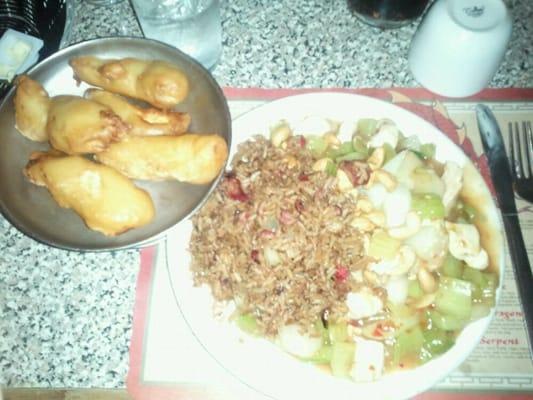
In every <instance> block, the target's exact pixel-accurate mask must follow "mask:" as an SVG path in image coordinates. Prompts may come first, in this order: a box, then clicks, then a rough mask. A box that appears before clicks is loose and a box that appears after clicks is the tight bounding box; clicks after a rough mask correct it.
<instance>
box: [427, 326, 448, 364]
mask: <svg viewBox="0 0 533 400" xmlns="http://www.w3.org/2000/svg"><path fill="white" fill-rule="evenodd" d="M423 335H424V349H425V350H426V351H427V352H428V353H429V355H430V358H433V357H434V356H437V355H439V354H443V353H445V352H446V351H447V350H448V349H449V348H450V347H452V346H453V344H454V343H455V340H454V339H453V337H452V336H451V335H450V334H449V333H448V332H446V331H444V330H442V329H438V328H436V327H434V328H432V329H427V330H425V331H424V332H423Z"/></svg>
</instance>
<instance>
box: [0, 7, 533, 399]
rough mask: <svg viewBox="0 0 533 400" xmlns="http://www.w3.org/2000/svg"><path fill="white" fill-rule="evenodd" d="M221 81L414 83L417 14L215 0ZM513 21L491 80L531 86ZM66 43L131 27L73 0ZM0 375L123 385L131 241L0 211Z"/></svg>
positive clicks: (132, 275) (123, 11)
mask: <svg viewBox="0 0 533 400" xmlns="http://www.w3.org/2000/svg"><path fill="white" fill-rule="evenodd" d="M221 3H222V6H221V12H222V20H223V53H222V57H221V60H220V62H219V64H218V65H217V66H216V68H215V69H214V71H213V75H214V77H215V78H216V79H217V81H218V82H219V84H220V85H222V86H236V87H268V88H276V87H390V86H408V87H413V86H417V84H416V82H415V81H414V80H413V78H412V76H411V74H410V72H409V70H408V67H407V59H406V53H407V49H408V47H409V42H410V39H411V37H412V35H413V33H414V31H415V29H416V26H417V22H418V21H417V22H415V23H412V24H410V25H408V26H405V27H403V28H400V29H396V30H388V31H381V30H379V29H375V28H371V27H369V26H366V25H364V24H362V23H361V22H359V21H358V20H357V19H356V18H355V17H354V16H353V15H351V14H350V12H349V11H348V9H347V5H346V2H345V0H280V1H270V0H231V1H228V0H221ZM506 3H507V5H508V7H509V9H510V12H511V14H512V16H513V21H514V30H513V35H512V39H511V43H510V46H509V49H508V51H507V53H506V56H505V59H504V61H503V64H502V65H501V67H500V69H499V70H498V72H497V74H496V76H495V77H494V79H493V80H492V82H491V83H490V86H491V87H509V86H513V87H531V86H533V76H532V72H531V71H532V63H533V59H532V53H533V40H532V39H533V34H532V27H531V21H532V20H533V3H532V2H531V1H530V0H508V1H506ZM74 5H75V9H76V10H77V11H78V12H77V18H75V24H74V25H73V26H72V31H71V36H70V37H69V40H68V42H70V43H74V42H77V41H80V40H83V39H89V38H92V37H96V36H108V35H132V36H139V35H141V33H140V30H139V27H138V25H137V22H136V19H135V17H134V14H133V12H132V10H131V8H130V6H129V3H128V2H127V1H123V2H122V3H120V4H118V5H115V6H113V8H106V7H96V6H92V5H89V4H86V3H85V1H83V0H75V1H74ZM0 235H1V237H2V239H1V241H0V272H1V273H0V384H3V385H7V386H38V387H108V388H113V387H123V386H124V379H125V376H126V373H127V370H128V348H129V340H130V336H131V323H132V310H133V303H134V297H135V283H136V278H137V273H138V270H139V261H140V260H139V252H138V251H137V250H128V251H119V252H107V253H76V252H68V251H63V250H59V249H54V248H50V247H48V246H45V245H42V244H40V243H37V242H35V241H34V240H32V239H30V238H29V237H26V236H25V235H23V234H21V233H20V232H18V231H17V230H16V229H15V228H13V227H12V226H11V225H10V224H9V223H8V222H7V221H6V220H5V219H3V218H1V217H0Z"/></svg>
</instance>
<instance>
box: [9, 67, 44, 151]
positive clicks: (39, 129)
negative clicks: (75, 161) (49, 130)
mask: <svg viewBox="0 0 533 400" xmlns="http://www.w3.org/2000/svg"><path fill="white" fill-rule="evenodd" d="M16 85H17V91H16V92H15V99H14V105H15V127H16V128H17V130H18V131H19V132H20V133H21V134H22V135H24V136H25V137H27V138H28V139H31V140H34V141H37V142H45V141H46V140H48V135H47V134H46V121H47V120H48V109H49V108H50V97H49V96H48V93H47V92H46V90H45V89H44V88H43V86H42V85H41V84H40V83H39V82H37V81H35V80H33V79H31V78H30V77H29V76H26V75H22V76H20V77H19V78H18V79H17V81H16Z"/></svg>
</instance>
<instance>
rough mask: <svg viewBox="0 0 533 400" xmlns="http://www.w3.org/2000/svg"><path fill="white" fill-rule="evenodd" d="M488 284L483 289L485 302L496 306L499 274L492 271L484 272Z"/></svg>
mask: <svg viewBox="0 0 533 400" xmlns="http://www.w3.org/2000/svg"><path fill="white" fill-rule="evenodd" d="M483 275H484V276H485V279H486V280H487V285H486V286H485V287H483V288H481V290H482V299H483V302H485V303H487V304H490V305H491V306H494V305H495V304H496V289H497V288H498V276H497V275H496V274H495V273H492V272H484V273H483Z"/></svg>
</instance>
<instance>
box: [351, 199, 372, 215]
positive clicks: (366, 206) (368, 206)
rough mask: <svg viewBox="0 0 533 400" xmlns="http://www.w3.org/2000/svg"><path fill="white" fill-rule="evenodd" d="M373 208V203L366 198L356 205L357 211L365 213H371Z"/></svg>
mask: <svg viewBox="0 0 533 400" xmlns="http://www.w3.org/2000/svg"><path fill="white" fill-rule="evenodd" d="M373 208H374V206H373V205H372V202H371V201H370V200H369V199H368V198H366V197H360V198H359V200H358V201H357V203H356V204H355V209H356V210H357V211H362V212H364V213H369V212H370V211H372V210H373Z"/></svg>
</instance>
